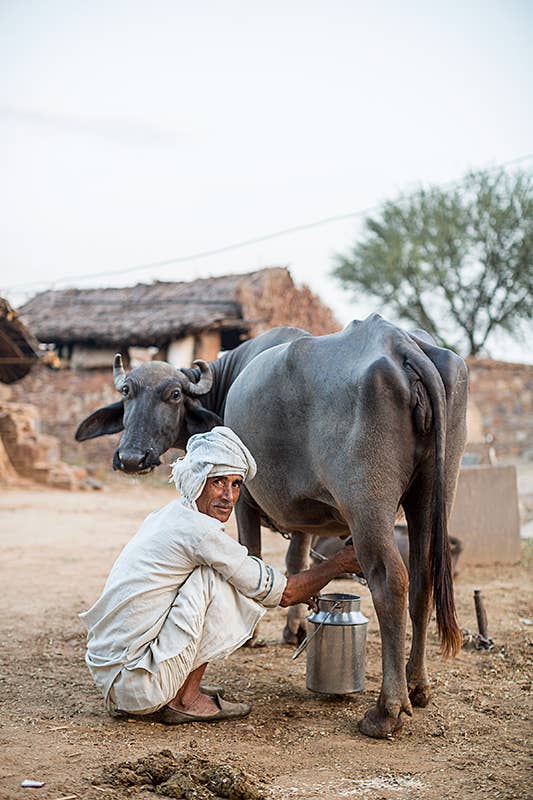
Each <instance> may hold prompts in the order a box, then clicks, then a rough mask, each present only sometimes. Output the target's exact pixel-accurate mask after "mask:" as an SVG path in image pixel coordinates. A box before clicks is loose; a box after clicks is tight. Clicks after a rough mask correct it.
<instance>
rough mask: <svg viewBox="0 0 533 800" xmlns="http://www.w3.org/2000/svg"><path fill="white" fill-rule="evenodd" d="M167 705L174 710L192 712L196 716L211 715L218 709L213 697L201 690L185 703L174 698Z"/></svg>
mask: <svg viewBox="0 0 533 800" xmlns="http://www.w3.org/2000/svg"><path fill="white" fill-rule="evenodd" d="M168 705H169V707H170V708H172V709H174V711H182V712H183V713H185V714H194V715H195V716H198V717H211V716H213V714H216V713H217V712H218V711H219V707H218V705H217V704H216V703H215V701H214V700H213V698H212V697H210V696H209V695H207V694H202V693H201V692H199V693H198V695H197V696H196V697H195V698H194V699H192V700H191V701H190V702H189V703H187V705H183V704H182V703H178V702H177V700H176V698H174V700H171V702H170V703H169V704H168Z"/></svg>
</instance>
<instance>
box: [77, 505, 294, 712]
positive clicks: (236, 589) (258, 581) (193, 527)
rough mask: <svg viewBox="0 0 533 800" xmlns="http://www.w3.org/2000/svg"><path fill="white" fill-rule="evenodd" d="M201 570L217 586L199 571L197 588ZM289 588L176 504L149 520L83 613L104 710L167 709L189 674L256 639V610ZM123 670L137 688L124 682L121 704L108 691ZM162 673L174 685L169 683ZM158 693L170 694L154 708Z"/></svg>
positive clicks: (219, 528)
mask: <svg viewBox="0 0 533 800" xmlns="http://www.w3.org/2000/svg"><path fill="white" fill-rule="evenodd" d="M198 567H206V568H210V569H209V570H208V572H212V571H214V572H215V573H217V575H216V576H215V578H216V579H215V578H213V577H209V576H207V577H206V574H205V570H203V572H202V580H201V581H200V583H198V581H199V578H198V577H194V575H195V573H196V572H197V571H198V570H197V568H198ZM189 576H190V577H189ZM220 579H222V581H220ZM189 581H192V582H191V583H190V586H188V584H189ZM206 582H207V585H208V587H210V588H209V589H208V590H207V589H206V588H205V587H206ZM222 583H225V584H226V586H227V589H226V590H224V591H223V590H221V589H220V586H221V585H222ZM286 583H287V580H286V578H285V576H284V575H282V574H281V573H280V572H278V571H277V570H276V569H274V568H273V567H271V566H269V565H267V564H265V563H264V562H262V561H261V560H260V559H258V558H255V557H253V556H249V555H248V551H247V549H246V548H245V547H243V546H242V545H240V544H239V543H238V542H236V541H235V540H234V539H232V538H231V537H230V536H228V535H227V534H226V533H225V531H224V525H223V524H222V523H221V522H219V521H218V520H216V519H214V518H213V517H209V516H207V515H206V514H201V513H200V512H199V511H194V510H192V509H190V508H188V507H187V506H186V504H185V503H184V502H183V501H182V500H181V499H180V500H175V501H173V502H171V503H169V504H168V505H166V506H164V507H163V508H162V509H160V510H159V511H155V512H154V513H153V514H150V515H149V516H148V517H147V518H146V519H145V521H144V522H143V524H142V526H141V528H140V529H139V531H138V532H137V534H136V535H135V536H134V537H133V538H132V539H131V540H130V542H128V544H127V545H126V547H125V548H124V550H123V551H122V553H121V554H120V555H119V557H118V559H117V560H116V562H115V564H114V565H113V568H112V569H111V572H110V574H109V577H108V579H107V582H106V584H105V587H104V591H103V594H102V596H101V597H100V598H99V600H97V602H96V603H95V604H94V605H93V607H92V608H91V609H89V611H86V612H85V613H83V614H80V617H81V619H82V621H83V622H84V624H85V626H86V627H87V630H88V635H87V655H86V663H87V665H88V667H89V669H90V671H91V674H92V676H93V678H94V681H95V683H96V684H97V685H98V686H99V688H100V690H101V691H102V694H103V696H104V699H105V701H106V705H107V707H108V708H109V709H110V710H112V711H113V710H115V709H116V708H117V707H118V708H122V709H123V710H125V711H130V712H132V713H134V712H135V711H137V713H149V710H153V705H157V704H158V703H159V704H160V705H163V704H164V703H166V702H168V701H169V700H170V699H172V697H173V696H174V695H175V693H176V691H177V689H178V688H179V687H180V686H181V684H182V683H183V681H184V679H185V677H186V676H187V674H188V673H189V672H190V669H191V668H193V669H194V668H195V666H199V665H200V663H205V662H206V661H212V660H214V659H216V658H222V657H224V656H226V655H228V654H229V653H230V652H232V651H233V650H235V649H236V648H237V647H239V646H240V645H241V644H242V643H243V642H244V641H246V639H248V638H249V637H250V636H251V635H252V634H253V631H254V628H255V626H256V624H257V622H258V621H259V619H260V618H261V617H262V616H263V614H264V613H265V610H264V608H263V606H277V605H279V602H280V600H281V596H282V594H283V591H284V589H285V586H286ZM213 587H215V588H216V587H218V589H217V590H216V591H213ZM197 656H200V657H201V658H202V659H203V661H201V662H197ZM172 660H174V661H172ZM169 661H170V662H171V663H170V664H169V663H168V662H169ZM191 665H193V666H192V667H191ZM184 670H187V671H185V672H184ZM125 671H127V672H128V673H133V672H134V671H135V672H136V674H137V676H138V677H139V681H137V683H136V679H134V680H130V681H129V684H130V689H131V691H130V696H128V692H127V691H126V693H125V695H124V693H123V695H122V696H121V701H122V705H121V704H120V703H118V702H117V699H118V698H113V696H111V697H110V689H111V687H112V685H113V682H114V681H115V680H116V681H117V688H121V682H122V684H124V683H125V678H126V677H131V676H128V675H126V673H125ZM169 671H170V672H172V674H173V675H174V678H175V680H180V683H178V685H177V686H176V685H175V680H174V682H172V681H170V680H167V678H168V674H169ZM121 673H122V675H121ZM119 675H121V677H120V679H119V678H117V676H119ZM167 684H168V686H167ZM143 685H144V686H145V689H144V690H143V688H142V686H143ZM147 686H150V687H151V688H150V691H148V690H147V688H146V687H147ZM165 686H167V689H168V690H170V689H174V687H175V691H173V694H171V695H169V696H167V697H166V698H165V699H164V700H162V701H161V702H160V700H157V702H156V703H155V704H154V703H153V700H154V697H155V696H159V695H158V692H159V693H160V695H161V697H162V696H163V694H162V693H164V687H165ZM154 687H156V688H155V689H154ZM143 691H144V697H143V696H142V695H143ZM125 703H126V704H125Z"/></svg>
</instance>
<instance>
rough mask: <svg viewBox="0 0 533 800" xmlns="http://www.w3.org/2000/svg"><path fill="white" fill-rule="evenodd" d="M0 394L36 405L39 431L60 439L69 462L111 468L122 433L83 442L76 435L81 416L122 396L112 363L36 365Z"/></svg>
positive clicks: (13, 399)
mask: <svg viewBox="0 0 533 800" xmlns="http://www.w3.org/2000/svg"><path fill="white" fill-rule="evenodd" d="M1 395H2V396H3V397H4V399H6V400H9V401H11V402H18V403H33V404H34V405H35V406H36V408H37V411H38V415H39V427H40V432H41V433H43V434H48V435H51V436H56V437H57V438H58V439H59V442H60V446H61V458H62V459H64V460H65V461H67V462H68V463H70V464H76V465H80V466H84V467H88V468H90V469H95V470H96V471H98V472H100V471H101V469H102V468H103V467H105V468H106V469H110V468H111V459H112V457H113V453H114V451H115V449H116V446H117V442H118V440H119V439H120V435H119V434H115V435H113V436H103V437H101V438H99V439H93V440H92V441H88V442H81V443H79V442H76V441H75V439H74V433H75V431H76V428H77V427H78V425H79V423H80V422H81V421H82V419H84V418H85V417H86V416H88V415H89V414H91V413H92V412H93V411H95V410H96V409H97V408H100V407H101V406H105V405H107V404H109V403H114V402H115V401H116V400H118V399H119V395H118V393H117V391H116V389H115V387H114V385H113V373H112V368H111V365H110V366H109V369H102V370H71V369H62V370H51V369H48V368H47V367H45V366H41V365H37V366H36V367H34V368H33V369H32V371H31V373H30V374H29V375H27V376H26V377H25V378H24V379H23V380H21V381H18V382H17V383H14V384H11V385H10V386H2V387H1ZM0 399H1V398H0Z"/></svg>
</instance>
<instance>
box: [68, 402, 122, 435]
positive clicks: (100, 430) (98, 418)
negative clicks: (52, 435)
mask: <svg viewBox="0 0 533 800" xmlns="http://www.w3.org/2000/svg"><path fill="white" fill-rule="evenodd" d="M123 418H124V404H123V402H122V400H118V401H117V402H116V403H111V405H109V406H104V407H103V408H99V409H98V410H97V411H93V413H92V414H91V415H90V416H88V417H87V418H86V419H84V420H83V422H80V424H79V425H78V430H77V431H76V441H77V442H85V441H86V440H87V439H96V437H97V436H107V435H108V434H110V433H119V431H123V430H124V422H123Z"/></svg>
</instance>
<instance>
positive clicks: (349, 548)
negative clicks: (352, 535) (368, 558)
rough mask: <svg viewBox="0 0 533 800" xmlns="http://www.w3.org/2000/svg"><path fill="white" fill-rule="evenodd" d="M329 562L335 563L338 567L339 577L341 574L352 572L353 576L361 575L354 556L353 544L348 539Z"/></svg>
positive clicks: (358, 564) (359, 566)
mask: <svg viewBox="0 0 533 800" xmlns="http://www.w3.org/2000/svg"><path fill="white" fill-rule="evenodd" d="M329 560H330V561H335V562H336V563H338V565H339V572H338V574H339V575H340V574H341V573H342V572H353V573H354V574H355V575H360V574H361V573H362V570H361V565H360V563H359V561H358V560H357V556H356V555H355V550H354V549H353V544H352V543H351V540H350V539H349V540H348V542H347V543H346V544H345V546H344V547H343V548H342V550H339V551H338V552H337V553H335V555H334V556H333V557H332V558H331V559H329Z"/></svg>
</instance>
